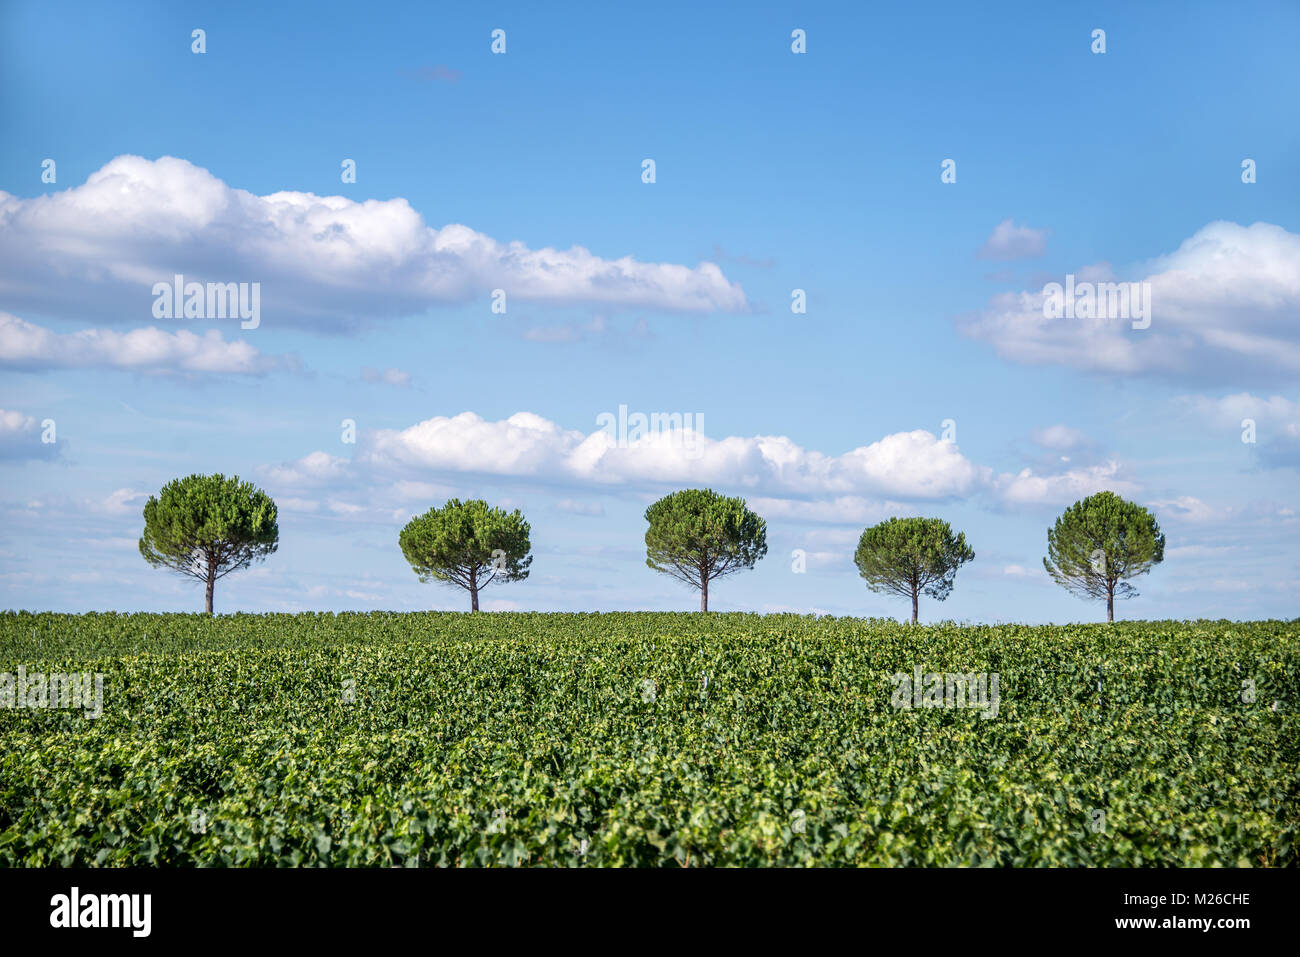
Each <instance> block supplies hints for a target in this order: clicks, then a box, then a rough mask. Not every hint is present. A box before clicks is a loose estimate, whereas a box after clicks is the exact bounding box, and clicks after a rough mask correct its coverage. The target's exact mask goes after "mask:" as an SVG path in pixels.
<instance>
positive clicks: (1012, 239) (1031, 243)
mask: <svg viewBox="0 0 1300 957" xmlns="http://www.w3.org/2000/svg"><path fill="white" fill-rule="evenodd" d="M1046 249H1047V230H1045V229H1032V228H1030V227H1029V226H1017V225H1016V224H1015V223H1014V222H1012V221H1011V220H1009V219H1004V220H1002V222H1000V223H998V224H997V226H996V227H994V229H993V232H992V233H991V234H990V235H989V238H988V239H986V240H984V245H983V246H981V247H980V251H979V254H978V255H979V258H980V259H1032V258H1033V257H1035V256H1041V255H1042V254H1043V251H1044V250H1046Z"/></svg>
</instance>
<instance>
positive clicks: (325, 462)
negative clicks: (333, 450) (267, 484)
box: [262, 452, 348, 488]
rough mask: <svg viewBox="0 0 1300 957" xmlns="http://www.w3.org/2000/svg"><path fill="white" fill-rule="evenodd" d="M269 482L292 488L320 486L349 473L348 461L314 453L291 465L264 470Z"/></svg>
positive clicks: (326, 454) (323, 453)
mask: <svg viewBox="0 0 1300 957" xmlns="http://www.w3.org/2000/svg"><path fill="white" fill-rule="evenodd" d="M262 471H263V472H264V473H265V475H266V477H267V480H268V481H271V482H274V483H275V484H277V485H282V486H290V487H292V488H304V487H311V486H320V485H324V484H327V483H329V482H332V481H336V480H338V479H341V478H343V477H344V476H346V475H347V473H348V460H347V459H344V458H339V457H338V456H334V455H330V454H328V453H327V452H312V453H311V454H310V455H304V456H303V457H302V458H300V459H298V461H296V462H293V463H291V464H289V465H280V466H273V467H271V468H268V469H263V470H262Z"/></svg>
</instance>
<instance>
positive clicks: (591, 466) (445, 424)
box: [261, 412, 1139, 525]
mask: <svg viewBox="0 0 1300 957" xmlns="http://www.w3.org/2000/svg"><path fill="white" fill-rule="evenodd" d="M261 474H262V475H264V476H265V478H266V479H267V481H268V482H269V483H270V484H271V485H272V486H274V487H275V488H276V489H277V490H278V491H280V492H282V493H283V494H286V495H288V494H292V495H295V496H297V497H305V496H303V495H302V492H303V491H304V490H307V489H316V490H320V491H321V492H329V491H338V490H340V489H349V490H354V491H355V490H357V489H361V488H363V487H364V488H365V489H368V490H369V492H368V493H367V496H368V501H370V502H371V503H372V505H374V507H376V508H381V509H390V508H391V507H392V505H394V504H398V503H401V502H406V501H410V500H413V499H434V498H437V497H446V495H447V494H450V493H451V490H452V486H450V485H447V484H439V485H437V486H433V485H429V484H428V483H429V480H430V479H431V478H435V477H436V478H440V479H441V480H442V481H444V482H448V481H449V482H460V483H463V484H465V485H468V486H471V487H477V486H479V485H481V484H482V479H484V478H491V479H494V480H508V481H511V482H514V481H519V482H524V483H527V484H534V485H536V484H541V485H547V486H551V487H556V488H564V489H587V490H617V491H618V492H620V493H632V494H635V495H656V494H660V492H661V490H662V489H663V488H666V487H683V486H704V485H707V486H710V487H713V488H716V489H719V490H725V491H727V492H728V493H730V494H742V495H744V496H746V498H747V499H748V500H749V502H750V503H751V506H752V507H754V508H756V509H758V510H759V511H760V513H761V514H763V515H765V516H767V517H769V518H773V519H789V520H792V521H800V522H805V523H810V524H828V525H835V524H853V525H861V524H864V523H875V522H878V521H881V520H883V519H885V518H888V517H889V516H891V515H914V514H919V513H921V512H924V511H926V510H927V509H930V508H933V507H934V506H935V505H936V504H938V503H943V502H950V501H958V500H969V499H977V498H983V499H984V500H986V501H988V502H990V503H992V504H994V505H996V506H998V507H1003V508H1016V507H1034V508H1036V507H1039V506H1053V507H1055V506H1061V505H1068V504H1070V503H1072V502H1074V501H1075V500H1077V499H1079V498H1082V497H1084V496H1086V495H1090V494H1092V493H1093V492H1098V491H1101V490H1103V489H1110V490H1112V491H1114V492H1116V493H1118V494H1121V495H1131V494H1134V493H1135V492H1137V491H1138V490H1139V485H1138V484H1137V482H1136V481H1134V480H1133V479H1131V478H1129V477H1128V476H1126V475H1125V474H1124V469H1123V467H1122V466H1121V465H1120V463H1118V462H1115V461H1109V462H1106V463H1103V464H1099V465H1092V466H1086V467H1084V466H1078V465H1076V466H1074V467H1072V468H1069V469H1068V470H1066V471H1052V470H1050V469H1048V470H1046V471H1041V472H1037V471H1035V470H1033V469H1029V468H1026V469H1024V470H1022V471H1021V472H1020V473H1019V474H1007V473H1003V474H997V473H995V472H994V471H993V469H991V468H989V467H987V466H983V465H978V464H976V463H974V462H971V461H970V460H969V459H967V458H966V457H965V456H964V455H962V453H961V451H960V450H959V449H958V448H957V446H956V444H955V443H952V442H949V441H944V440H941V439H938V438H936V437H935V436H934V435H933V434H931V433H929V432H926V431H922V430H917V431H912V432H897V433H894V434H892V435H887V436H885V437H883V438H881V439H879V440H877V441H875V442H872V443H870V444H868V445H864V446H860V447H858V448H855V449H851V450H849V451H847V452H844V453H842V454H839V455H829V454H826V453H822V452H818V451H815V450H811V449H806V448H803V447H802V446H800V445H798V444H797V443H795V442H794V441H793V440H791V439H790V438H788V437H785V436H761V435H760V436H752V437H741V436H728V437H724V438H718V439H713V438H709V437H707V436H704V435H702V434H700V433H697V432H695V431H693V430H691V429H689V428H687V427H685V426H684V425H675V426H672V427H670V428H665V429H663V430H661V431H658V432H651V433H649V434H645V435H641V436H640V437H637V438H634V439H631V440H625V441H623V442H620V441H618V440H617V439H616V437H615V436H613V435H611V434H610V433H609V432H608V431H606V430H604V429H597V430H596V431H594V432H590V433H586V432H583V431H580V430H576V429H565V428H563V427H561V426H560V425H558V424H557V423H555V422H552V421H550V420H549V419H546V418H543V417H542V416H539V415H536V414H535V413H532V412H518V413H516V414H514V415H512V416H510V417H509V418H506V419H501V420H497V421H490V420H487V419H484V418H482V417H480V416H478V415H476V414H474V413H472V412H463V413H461V414H459V415H455V416H435V417H433V418H430V419H426V420H424V421H422V422H419V423H416V424H415V425H412V426H410V427H409V428H406V429H379V430H374V431H370V432H364V433H362V434H360V435H359V436H358V440H357V451H356V454H355V456H354V457H353V458H352V459H351V460H347V459H343V458H339V457H336V456H332V455H329V454H328V453H326V452H320V451H317V452H313V453H311V454H310V455H307V456H304V457H303V458H301V459H299V460H297V461H295V462H290V463H286V464H283V465H279V466H275V467H271V468H265V469H262V470H261ZM452 476H464V478H463V479H455V478H452ZM404 487H405V488H407V489H420V490H421V492H420V494H416V495H410V494H403V493H402V491H401V489H402V488H404ZM426 487H427V491H428V492H429V493H430V494H425V490H426ZM435 488H436V489H437V491H438V495H433V494H431V493H432V492H433V491H434V489H435ZM380 500H382V502H381V504H379V505H375V503H376V502H380ZM556 507H557V508H558V509H560V510H561V511H566V512H569V513H571V514H600V512H599V511H598V509H599V506H594V505H591V504H588V503H587V502H586V501H583V500H581V499H577V498H574V497H566V498H564V499H563V500H562V501H560V503H559V504H558V505H557V506H556ZM336 511H337V509H336Z"/></svg>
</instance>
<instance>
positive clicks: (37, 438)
mask: <svg viewBox="0 0 1300 957" xmlns="http://www.w3.org/2000/svg"><path fill="white" fill-rule="evenodd" d="M42 432H43V430H42V429H41V427H40V423H38V422H37V421H36V419H35V417H33V416H30V415H27V414H25V413H23V412H19V411H17V410H16V409H0V460H5V459H9V460H18V459H51V458H54V457H55V456H57V455H58V453H59V448H60V447H59V445H58V443H57V442H49V443H47V442H42V441H41V438H42ZM56 436H57V433H56Z"/></svg>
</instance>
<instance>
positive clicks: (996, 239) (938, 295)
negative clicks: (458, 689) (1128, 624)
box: [0, 2, 1300, 621]
mask: <svg viewBox="0 0 1300 957" xmlns="http://www.w3.org/2000/svg"><path fill="white" fill-rule="evenodd" d="M613 6H614V5H600V4H590V5H560V6H554V7H547V8H544V9H543V8H538V7H536V5H524V4H518V5H482V6H480V5H464V9H461V10H448V9H441V8H435V7H434V6H432V5H427V4H409V5H394V4H372V5H368V6H366V7H364V8H358V7H355V6H354V5H350V4H320V5H314V6H313V7H312V8H311V9H310V12H305V11H304V10H294V9H291V8H288V7H287V6H286V7H271V8H270V9H268V8H267V7H268V5H264V4H211V5H205V4H191V5H173V4H144V3H133V4H112V3H86V4H60V5H57V6H55V5H49V4H37V3H21V2H20V3H14V2H6V3H2V4H0V143H2V144H3V148H2V149H0V410H3V411H0V476H2V477H3V489H4V491H3V496H2V497H0V508H2V509H3V512H4V515H3V520H2V523H0V607H13V608H33V609H57V610H70V611H80V610H90V609H110V608H115V609H121V610H160V611H162V610H190V609H195V608H197V607H201V602H202V595H201V592H200V589H199V588H198V587H195V586H192V585H190V584H189V583H188V582H186V581H184V580H181V579H179V578H176V577H171V576H168V575H166V574H164V573H162V572H159V571H154V570H152V569H150V568H149V567H148V566H147V565H146V564H145V563H144V561H143V560H142V559H141V558H140V557H139V554H138V552H137V549H136V540H137V539H138V537H139V534H140V530H141V525H142V520H141V517H140V510H141V508H142V507H143V504H144V501H145V499H146V498H147V497H148V495H149V494H152V493H156V492H157V490H158V489H159V488H160V487H161V486H162V485H163V484H165V483H166V482H167V481H168V480H170V479H171V478H173V477H176V476H179V475H184V474H188V473H190V472H195V471H201V472H212V471H223V472H226V473H227V474H230V473H238V474H239V475H241V476H243V477H246V478H250V479H252V480H254V481H256V482H257V483H258V484H259V485H261V486H263V487H264V488H266V489H267V491H269V492H270V493H271V494H272V495H273V496H274V497H275V498H276V500H277V502H278V503H279V504H280V508H281V519H280V528H281V546H280V550H279V552H278V553H277V554H276V555H274V556H273V557H272V558H271V559H270V560H269V561H268V562H267V563H266V564H265V565H262V566H259V567H258V568H256V569H254V570H250V571H247V572H243V573H240V574H238V575H232V576H231V577H230V578H227V579H225V580H223V581H222V582H221V584H220V585H219V587H218V591H217V601H216V605H217V610H218V611H234V610H251V611H260V610H298V609H335V610H341V609H375V608H397V609H415V608H449V609H458V608H462V607H466V606H467V601H466V600H465V598H464V597H463V595H462V594H459V593H457V592H455V591H454V590H452V589H450V588H447V587H438V586H433V585H422V584H420V583H419V582H418V581H416V579H415V576H414V574H413V573H412V572H411V571H410V569H409V567H408V566H406V565H405V563H404V561H403V559H402V556H401V554H400V552H399V550H398V548H397V545H396V541H397V533H398V531H399V530H400V528H401V526H402V525H403V524H404V523H405V521H406V520H407V519H409V518H410V517H411V516H412V515H414V514H416V513H418V512H422V511H424V510H426V509H427V508H429V507H430V506H432V505H436V504H441V503H442V502H443V501H445V500H446V498H448V497H450V496H453V495H455V496H459V497H462V498H465V497H485V498H487V499H489V500H491V501H493V502H497V503H501V504H506V505H509V506H510V507H519V508H521V509H523V510H524V511H525V513H526V515H527V516H528V518H529V520H530V522H531V523H532V527H533V544H534V552H535V555H536V558H535V560H534V563H533V572H532V576H531V577H530V579H529V580H528V581H527V582H524V583H519V584H512V585H509V586H502V587H500V588H493V589H491V590H489V591H488V592H486V593H485V594H484V596H483V597H484V605H485V607H488V608H500V609H513V608H519V609H537V610H585V609H597V610H617V609H691V608H694V607H696V599H695V597H694V596H693V595H692V594H691V593H690V592H689V591H688V590H687V589H686V588H685V587H684V586H681V585H678V584H676V583H675V582H673V581H671V580H669V579H667V578H663V577H661V576H657V575H655V574H654V573H653V572H652V571H650V570H649V569H647V568H646V567H645V565H644V545H643V542H642V536H643V534H644V520H643V518H642V514H643V512H644V509H645V507H646V505H647V504H648V503H649V502H651V501H653V500H654V499H655V498H657V497H658V496H660V495H662V494H665V493H666V492H668V491H671V490H673V489H675V488H682V487H689V486H696V485H708V486H711V487H713V488H716V489H718V490H719V491H725V492H727V493H729V494H741V495H744V496H746V498H747V499H748V500H749V501H750V504H751V506H752V507H754V508H755V509H756V510H757V511H759V513H760V514H763V515H764V516H765V517H766V518H767V522H768V538H769V553H768V556H767V558H766V559H765V560H764V561H763V562H761V563H760V564H759V566H758V568H757V569H755V570H754V571H753V572H749V573H745V574H743V575H739V576H736V577H734V578H730V579H726V580H724V581H723V582H721V583H717V584H715V585H714V586H713V588H712V589H711V595H710V598H711V603H710V605H711V607H712V608H715V609H717V610H755V611H763V610H798V611H817V612H828V613H831V614H837V615H839V614H857V615H889V616H895V617H902V616H904V615H905V614H906V613H907V612H908V611H909V609H907V608H904V607H903V605H904V604H905V603H903V602H900V601H896V600H893V599H891V598H889V597H887V596H883V595H877V594H875V593H872V592H870V591H868V590H867V588H866V587H865V585H864V584H863V582H862V581H861V580H860V579H859V578H858V577H857V573H856V570H855V569H854V567H853V565H852V552H853V547H854V545H855V543H856V540H857V537H858V535H860V533H861V531H862V529H863V528H864V527H865V526H866V525H868V524H873V523H874V522H876V521H879V520H881V519H883V518H885V517H888V516H889V515H893V514H917V515H936V516H940V517H942V518H945V519H947V520H949V521H950V522H952V523H953V525H954V526H955V527H957V528H959V529H961V530H963V531H965V532H966V534H967V537H968V539H969V540H970V541H971V543H972V545H973V546H974V548H975V551H976V554H977V559H976V561H975V562H974V563H972V564H971V565H969V566H967V567H966V568H964V569H963V570H962V571H961V572H960V573H959V574H958V578H957V585H956V588H955V590H954V591H953V593H952V595H951V597H950V598H949V599H948V600H947V602H945V603H943V604H939V603H937V602H934V601H925V600H923V601H922V604H921V615H922V618H923V619H925V620H938V619H944V618H953V619H957V620H985V621H1008V620H1025V621H1068V620H1094V619H1096V618H1097V617H1098V616H1099V615H1100V614H1104V609H1102V608H1101V607H1100V606H1096V605H1091V604H1087V603H1085V602H1082V601H1080V600H1079V599H1076V598H1074V597H1072V596H1070V595H1069V594H1067V593H1066V592H1064V591H1063V590H1061V589H1060V588H1059V587H1057V586H1055V585H1053V584H1052V583H1051V582H1050V581H1049V580H1048V579H1047V577H1046V575H1045V573H1044V572H1043V570H1042V564H1041V558H1042V555H1043V554H1044V552H1045V544H1046V541H1045V540H1046V529H1047V527H1048V526H1049V525H1050V523H1051V521H1052V520H1053V519H1054V517H1055V516H1056V515H1057V514H1059V513H1060V511H1061V510H1062V509H1063V508H1064V507H1066V506H1068V505H1069V504H1071V503H1072V502H1074V501H1075V500H1076V499H1078V498H1080V497H1082V496H1084V495H1086V494H1090V493H1092V492H1094V491H1098V490H1100V489H1103V488H1110V489H1113V490H1114V491H1117V492H1119V493H1120V494H1123V495H1125V496H1126V497H1129V498H1132V499H1134V500H1136V501H1138V502H1141V503H1142V504H1144V505H1146V506H1148V507H1149V508H1151V509H1152V511H1154V512H1155V513H1156V515H1157V517H1158V518H1159V519H1160V521H1161V523H1162V526H1163V528H1164V529H1165V531H1166V533H1167V535H1168V541H1169V552H1168V557H1167V559H1166V561H1165V563H1164V564H1163V565H1161V566H1159V567H1158V568H1157V569H1156V570H1155V571H1154V572H1152V574H1151V575H1149V576H1147V577H1146V578H1144V579H1142V580H1140V581H1139V582H1138V588H1139V590H1140V591H1141V592H1142V595H1141V597H1139V598H1136V599H1134V600H1132V601H1129V602H1124V603H1120V604H1119V605H1118V606H1117V610H1116V611H1117V615H1118V616H1121V617H1148V618H1151V617H1173V618H1192V617H1235V618H1252V617H1264V616H1282V617H1293V616H1294V615H1295V614H1296V603H1295V601H1294V596H1295V595H1296V593H1297V586H1298V585H1300V549H1298V548H1297V546H1296V545H1295V539H1296V531H1297V527H1298V518H1297V512H1296V510H1297V509H1298V508H1300V500H1298V496H1297V494H1296V487H1297V483H1296V470H1297V466H1300V392H1298V390H1297V388H1296V383H1297V381H1300V189H1297V183H1300V149H1297V134H1296V126H1295V122H1294V120H1295V111H1294V104H1295V103H1296V102H1297V101H1298V100H1300V71H1297V70H1296V69H1295V67H1294V55H1293V54H1294V43H1295V37H1296V35H1297V28H1300V8H1298V7H1297V6H1296V5H1294V4H1283V3H1276V4H1270V3H1255V4H1251V3H1248V4H1243V5H1236V6H1232V7H1227V6H1223V5H1216V4H1188V3H1169V4H1155V3H1152V4H1141V5H1134V4H1087V5H1085V4H1072V5H1038V4H1003V5H997V6H996V7H978V8H976V7H969V8H967V7H963V6H958V5H952V6H947V5H943V4H938V5H930V6H927V7H926V8H925V9H924V10H923V11H922V10H918V11H915V12H909V11H892V12H876V11H867V10H865V9H863V8H861V7H860V5H853V4H843V5H833V4H817V5H808V6H804V7H801V6H799V5H792V4H774V5H768V4H756V5H755V4H746V5H744V6H743V7H740V6H737V7H734V8H733V9H731V10H727V9H711V8H707V7H703V8H702V7H700V6H699V5H684V4H683V5H672V4H658V5H655V6H654V7H653V8H640V7H629V8H627V9H611V7H613ZM195 29H203V30H204V31H205V43H206V52H204V53H201V54H199V53H195V52H193V51H192V44H193V40H192V36H191V34H192V31H193V30H195ZM494 29H502V30H504V31H505V35H506V52H505V53H504V55H501V54H494V53H493V52H492V51H491V44H492V38H491V34H492V31H493V30H494ZM795 29H802V30H804V31H805V32H806V38H807V43H806V46H807V52H806V53H803V54H796V53H794V52H792V50H791V42H792V41H791V33H792V31H793V30H795ZM1096 29H1102V30H1104V31H1105V43H1106V50H1105V52H1104V53H1094V52H1092V49H1091V47H1092V46H1093V44H1094V40H1093V37H1092V34H1093V31H1094V30H1096ZM47 159H52V160H53V161H54V171H55V182H52V183H51V182H44V181H43V180H42V173H43V170H44V169H45V168H46V167H45V166H43V163H44V161H45V160H47ZM346 159H351V160H354V161H355V164H356V181H355V182H343V181H342V178H341V164H342V163H343V161H344V160H346ZM645 159H653V160H654V162H655V182H653V183H646V182H643V178H642V169H643V167H642V163H643V160H645ZM947 159H951V160H953V161H954V162H955V163H956V182H954V183H944V182H941V176H940V174H941V164H942V163H943V161H944V160H947ZM1245 159H1252V160H1254V163H1255V170H1256V181H1255V182H1252V183H1245V182H1243V181H1242V163H1243V160H1245ZM331 197H337V199H333V198H331ZM175 273H182V274H184V275H185V276H186V278H187V279H188V280H192V281H199V282H223V283H224V282H235V283H241V282H245V283H258V284H259V288H260V293H261V310H260V317H259V319H260V321H259V324H258V325H257V327H256V328H247V329H245V328H241V325H240V323H239V322H238V321H232V320H229V319H218V318H196V319H165V318H163V319H160V318H157V317H156V316H155V315H154V313H153V306H154V301H155V296H154V294H153V292H152V287H153V285H154V283H155V282H160V281H161V282H168V281H170V280H171V278H172V276H173V275H174V274H175ZM1067 275H1074V276H1076V277H1077V278H1078V279H1079V280H1080V281H1111V282H1134V283H1138V282H1146V283H1149V288H1150V290H1151V297H1152V299H1151V301H1152V308H1151V324H1150V327H1149V328H1146V329H1135V328H1132V326H1131V325H1130V324H1129V322H1128V321H1126V320H1123V319H1120V318H1116V317H1111V318H1107V319H1095V320H1087V319H1079V320H1054V319H1045V318H1043V315H1042V310H1041V300H1042V290H1043V288H1044V285H1045V284H1046V283H1049V282H1059V283H1064V282H1065V277H1066V276H1067ZM498 288H500V289H504V290H505V292H506V301H507V307H506V312H505V313H504V314H499V313H494V312H493V311H492V308H491V302H492V291H493V290H494V289H498ZM795 289H802V290H804V291H805V294H806V299H807V312H806V313H805V314H794V313H792V311H791V307H790V304H791V295H792V290H795ZM621 405H622V406H627V408H628V410H629V412H630V413H635V412H641V413H644V414H646V415H647V416H648V415H650V414H652V413H684V414H687V415H689V416H690V417H691V418H690V420H689V421H691V422H694V423H696V424H697V426H698V432H699V433H702V437H701V438H696V437H695V435H694V433H691V434H687V433H685V432H675V431H671V430H670V431H668V432H665V433H663V434H660V435H655V436H648V437H646V438H645V439H643V440H641V441H633V442H631V443H625V445H628V446H629V447H619V444H618V443H617V442H616V441H612V440H611V441H606V437H604V436H602V435H600V434H599V428H598V424H597V418H598V416H600V415H601V414H602V413H607V412H608V413H613V414H617V412H618V409H619V407H620V406H621ZM345 419H350V420H353V421H355V423H356V433H357V441H356V442H355V443H348V442H344V441H342V437H343V430H342V427H341V423H342V422H343V420H345ZM1245 419H1250V420H1252V421H1253V422H1254V423H1255V433H1254V438H1255V441H1253V442H1243V441H1242V435H1243V425H1242V422H1243V420H1245ZM47 420H48V421H51V422H52V423H53V426H54V439H55V440H54V441H53V442H48V441H42V438H43V437H45V438H48V437H49V434H48V433H49V429H48V428H47V427H46V426H45V423H46V422H47ZM946 420H951V423H949V424H948V425H945V421H946ZM692 441H693V443H694V444H691V443H692ZM795 549H802V550H803V551H804V552H805V553H806V556H807V564H806V568H807V570H806V572H804V573H798V574H797V573H795V572H793V571H792V552H793V551H794V550H795Z"/></svg>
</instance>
